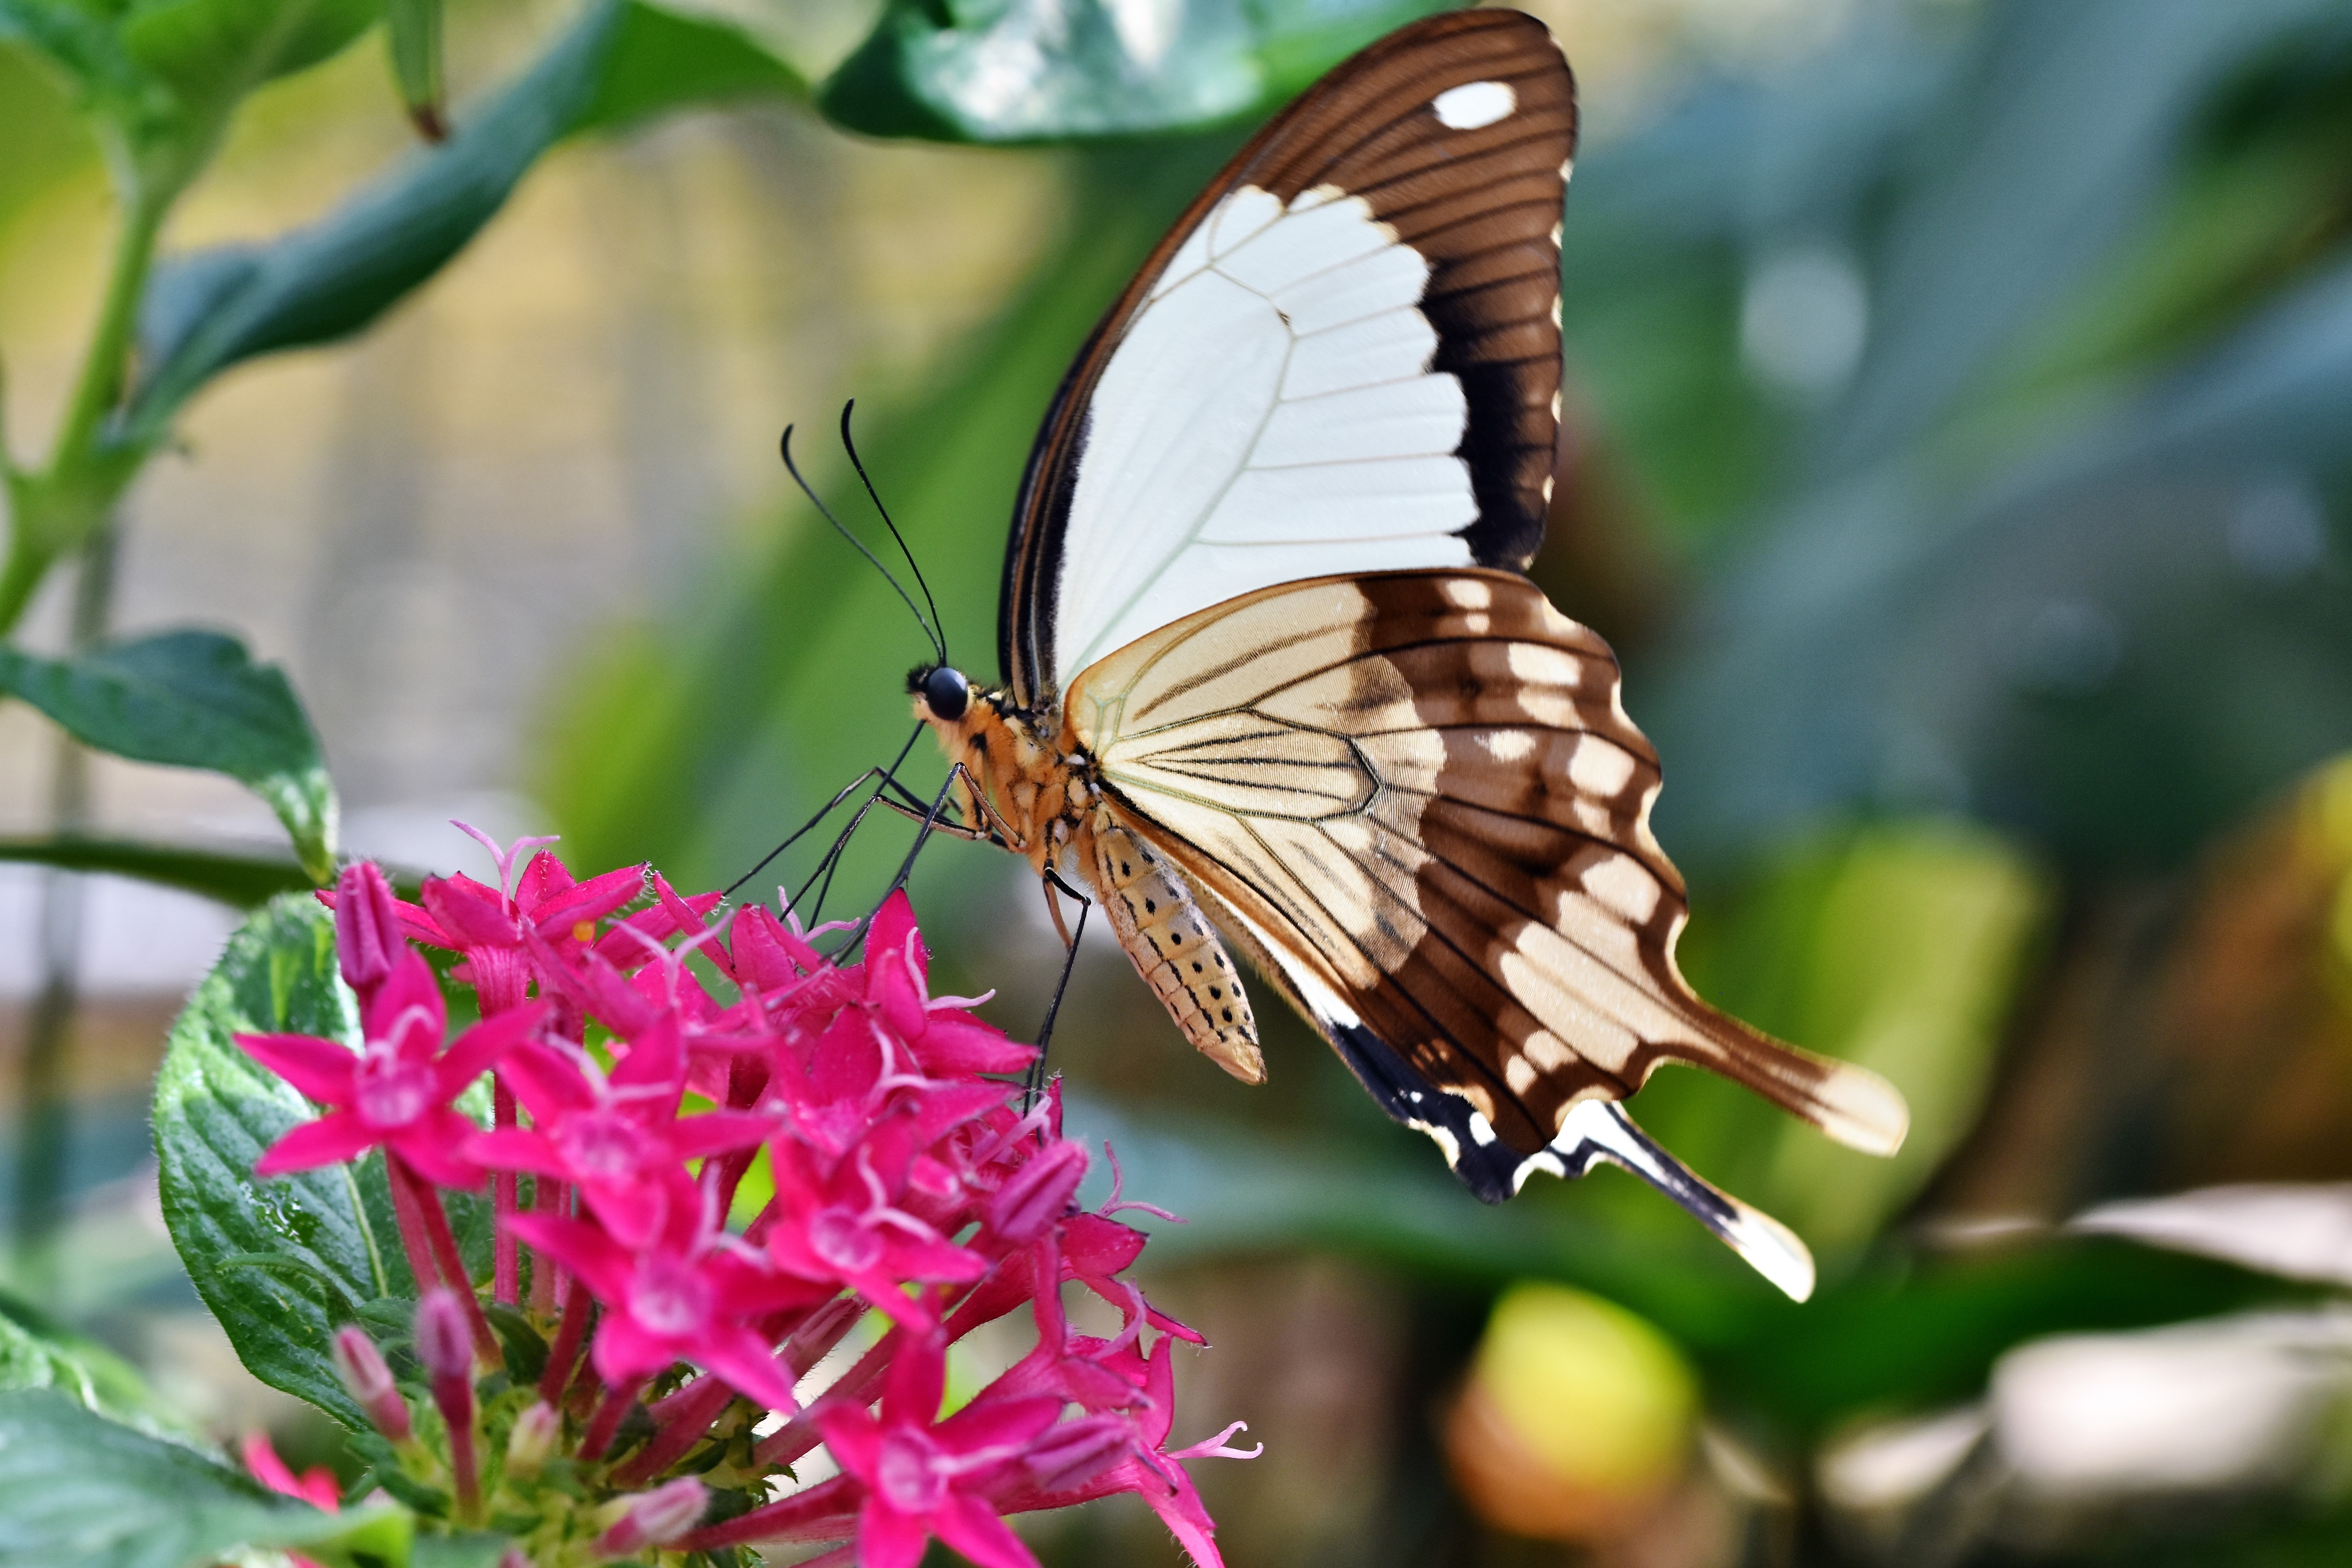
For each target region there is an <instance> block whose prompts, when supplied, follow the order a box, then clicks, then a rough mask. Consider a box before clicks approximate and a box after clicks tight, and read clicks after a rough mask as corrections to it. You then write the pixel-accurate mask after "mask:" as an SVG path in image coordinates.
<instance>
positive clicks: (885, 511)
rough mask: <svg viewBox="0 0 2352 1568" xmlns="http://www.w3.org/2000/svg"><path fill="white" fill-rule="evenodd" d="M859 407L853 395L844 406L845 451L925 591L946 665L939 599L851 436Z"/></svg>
mask: <svg viewBox="0 0 2352 1568" xmlns="http://www.w3.org/2000/svg"><path fill="white" fill-rule="evenodd" d="M856 406H857V399H856V398H854V397H853V398H851V399H850V400H849V401H848V402H846V403H845V404H843V405H841V447H842V450H844V451H845V452H847V453H848V454H849V466H850V467H851V468H856V470H857V481H858V483H860V484H862V485H864V486H865V487H866V499H867V500H871V501H872V502H873V503H874V510H876V511H878V512H880V513H881V514H882V526H883V527H885V528H887V529H888V530H889V531H890V537H891V538H893V539H895V540H897V541H898V553H899V554H901V555H903V556H905V557H906V558H907V570H908V571H909V572H912V573H913V574H915V586H917V587H918V588H920V589H921V590H922V591H923V603H924V604H926V605H929V606H930V607H931V626H932V628H933V629H932V632H931V641H932V642H933V643H934V644H935V645H937V647H939V650H940V663H941V664H945V663H947V661H948V629H947V624H946V623H945V622H943V621H941V620H940V606H939V601H938V600H936V599H934V598H932V597H931V585H930V584H929V583H927V582H925V581H924V580H923V569H922V568H921V567H920V566H919V565H917V564H916V563H915V552H913V551H911V550H909V549H908V548H907V536H906V535H905V534H903V533H900V532H899V531H898V524H897V523H895V522H893V521H890V509H889V508H888V507H887V506H884V505H883V504H882V496H881V493H880V492H879V491H877V490H876V489H875V488H874V481H873V480H872V479H868V478H867V477H866V461H865V459H864V458H860V457H859V456H858V455H857V443H856V442H855V441H853V440H851V439H850V437H849V416H850V412H851V410H853V409H855V408H856Z"/></svg>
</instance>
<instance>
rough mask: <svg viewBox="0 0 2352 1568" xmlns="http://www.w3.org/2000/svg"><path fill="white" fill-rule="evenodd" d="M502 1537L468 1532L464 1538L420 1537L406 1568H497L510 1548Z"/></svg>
mask: <svg viewBox="0 0 2352 1568" xmlns="http://www.w3.org/2000/svg"><path fill="white" fill-rule="evenodd" d="M511 1544H512V1542H509V1540H508V1539H507V1538H506V1537H505V1536H503V1535H492V1534H489V1533H488V1532H487V1531H467V1532H466V1533H465V1534H463V1535H420V1536H418V1537H417V1538H416V1544H415V1547H414V1548H413V1549H412V1551H411V1553H410V1556H409V1559H408V1562H409V1568H498V1564H499V1561H500V1560H501V1559H503V1558H504V1557H505V1556H506V1552H507V1548H508V1547H509V1545H511Z"/></svg>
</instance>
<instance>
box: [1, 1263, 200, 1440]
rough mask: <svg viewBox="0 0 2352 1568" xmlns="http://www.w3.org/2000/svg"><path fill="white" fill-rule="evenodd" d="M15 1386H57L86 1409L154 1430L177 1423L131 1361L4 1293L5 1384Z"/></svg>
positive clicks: (2, 1370)
mask: <svg viewBox="0 0 2352 1568" xmlns="http://www.w3.org/2000/svg"><path fill="white" fill-rule="evenodd" d="M16 1388H54V1389H56V1390H58V1392H59V1393H61V1394H65V1395H67V1396H68V1398H70V1399H72V1400H73V1401H74V1402H75V1403H76V1404H78V1405H80V1406H81V1407H82V1408H83V1409H85V1410H89V1411H93V1412H96V1413H97V1414H99V1415H110V1416H112V1417H114V1418H115V1419H116V1420H119V1421H128V1422H131V1423H133V1424H134V1425H137V1426H141V1427H142V1428H145V1429H147V1430H150V1431H154V1430H159V1429H163V1428H168V1427H170V1426H173V1425H175V1423H173V1421H172V1419H171V1418H170V1417H169V1416H168V1415H165V1413H164V1412H163V1407H162V1406H160V1405H157V1404H156V1403H155V1398H154V1395H153V1394H152V1393H151V1392H150V1391H149V1390H148V1387H147V1384H146V1380H145V1379H143V1378H142V1377H141V1376H140V1375H139V1373H138V1371H137V1369H135V1368H133V1367H132V1366H131V1364H130V1363H128V1362H125V1361H124V1360H122V1358H121V1357H120V1356H118V1355H116V1354H115V1353H114V1352H112V1351H110V1350H108V1349H107V1348H106V1347H105V1346H104V1345H101V1344H100V1343H98V1342H96V1341H94V1340H90V1339H87V1338H84V1337H83V1336H82V1335H80V1334H77V1333H75V1332H73V1331H71V1330H69V1329H67V1328H65V1327H64V1326H63V1325H61V1324H58V1323H56V1322H53V1321H50V1319H49V1318H48V1316H47V1314H46V1313H44V1312H42V1311H41V1310H40V1309H38V1308H37V1307H35V1306H33V1305H32V1304H31V1303H29V1302H26V1301H20V1300H17V1299H16V1297H14V1296H10V1295H6V1294H0V1389H16Z"/></svg>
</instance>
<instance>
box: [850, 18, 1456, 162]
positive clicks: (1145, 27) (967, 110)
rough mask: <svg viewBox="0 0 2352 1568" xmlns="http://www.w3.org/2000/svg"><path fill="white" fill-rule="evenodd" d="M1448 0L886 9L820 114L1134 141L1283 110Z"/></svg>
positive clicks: (882, 124) (937, 127)
mask: <svg viewBox="0 0 2352 1568" xmlns="http://www.w3.org/2000/svg"><path fill="white" fill-rule="evenodd" d="M1445 8H1446V7H1445V5H1444V4H1443V3H1442V0H1321V3H1319V4H1318V3H1317V0H1264V3H1259V4H1248V3H1245V0H1182V3H1181V4H1169V5H1123V4H1114V3H1112V0H1076V3H1074V4H1060V3H1058V0H998V3H994V4H990V3H984V0H983V3H975V0H947V3H944V4H941V3H937V0H889V4H888V5H886V6H885V7H884V8H883V12H882V16H881V18H880V19H879V20H878V21H877V23H876V24H875V27H874V31H873V32H872V33H871V34H870V35H869V36H868V37H866V41H865V42H864V43H863V44H861V45H859V46H858V48H857V51H856V53H855V54H853V55H851V56H850V57H849V58H848V59H846V60H845V61H844V62H843V63H842V65H841V67H840V68H839V69H837V70H836V71H835V73H834V74H833V76H832V77H831V78H829V79H827V80H826V82H825V84H824V89H822V91H821V92H820V93H819V95H818V102H819V105H820V106H821V107H822V108H823V109H824V112H825V114H826V115H827V116H828V117H829V118H830V119H832V120H833V121H834V122H835V123H836V124H838V125H840V126H842V127H843V128H844V129H845V130H850V131H858V132H865V133H866V134H867V135H870V136H920V137H927V138H929V139H931V140H934V141H941V142H1048V141H1063V140H1075V139H1079V138H1087V137H1102V136H1135V135H1143V134H1150V133H1155V132H1170V131H1189V130H1195V129H1198V128H1200V127H1202V126H1208V125H1216V124H1221V123H1223V122H1224V121H1234V120H1240V119H1244V118H1247V117H1250V116H1253V115H1258V114H1263V113H1265V111H1267V110H1272V109H1274V108H1276V106H1278V105H1279V104H1281V103H1282V102H1284V101H1285V100H1287V99H1289V98H1290V97H1291V96H1293V95H1294V94H1296V93H1297V91H1299V89H1302V88H1304V87H1306V86H1307V83H1309V82H1311V81H1313V80H1314V79H1316V78H1317V77H1318V76H1320V75H1322V74H1323V72H1324V71H1326V70H1328V69H1329V68H1331V67H1332V66H1333V65H1336V64H1337V63H1339V61H1340V60H1341V59H1343V58H1346V57H1347V56H1349V55H1350V54H1352V53H1354V52H1355V51H1356V50H1358V49H1360V48H1361V47H1364V46H1365V45H1366V44H1369V43H1370V42H1371V41H1372V40H1373V39H1374V38H1377V37H1380V36H1381V34H1382V33H1385V32H1387V31H1389V30H1390V29H1391V28H1392V27H1396V26H1402V24H1404V23H1406V22H1409V21H1412V19H1413V18H1414V17H1416V16H1426V15H1428V14H1429V13H1430V12H1432V11H1440V10H1444V9H1445Z"/></svg>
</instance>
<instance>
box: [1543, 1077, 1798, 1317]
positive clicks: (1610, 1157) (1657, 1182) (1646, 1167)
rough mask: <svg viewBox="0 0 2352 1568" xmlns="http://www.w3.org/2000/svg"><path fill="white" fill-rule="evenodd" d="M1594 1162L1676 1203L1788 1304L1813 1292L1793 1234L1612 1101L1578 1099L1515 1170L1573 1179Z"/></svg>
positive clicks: (1587, 1169)
mask: <svg viewBox="0 0 2352 1568" xmlns="http://www.w3.org/2000/svg"><path fill="white" fill-rule="evenodd" d="M1602 1160H1606V1161H1608V1162H1609V1163H1611V1164H1612V1165H1619V1166H1622V1167H1623V1168H1624V1169H1626V1170H1628V1171H1631V1172H1632V1173H1633V1174H1635V1175H1637V1176H1639V1177H1641V1178H1642V1180H1643V1181H1645V1182H1647V1183H1649V1184H1650V1185H1652V1186H1654V1187H1655V1188H1657V1189H1658V1191H1660V1192H1662V1193H1664V1194H1666V1196H1668V1197H1670V1198H1672V1199H1674V1200H1675V1202H1676V1203H1678V1204H1680V1205H1682V1206H1683V1207H1684V1208H1685V1209H1687V1210H1689V1211H1690V1214H1691V1216H1692V1217H1693V1218H1694V1219H1696V1220H1697V1221H1698V1222H1699V1223H1700V1224H1701V1225H1703V1226H1706V1228H1707V1229H1709V1230H1711V1231H1713V1232H1715V1234H1716V1235H1717V1237H1720V1238H1721V1239H1722V1241H1723V1242H1724V1244H1725V1245H1726V1246H1727V1247H1730V1248H1731V1250H1732V1251H1734V1252H1737V1253H1738V1254H1739V1256H1740V1257H1742V1258H1746V1259H1747V1260H1748V1263H1749V1265H1751V1266H1752V1267H1753V1268H1755V1270H1756V1271H1757V1272H1758V1273H1759V1274H1761V1275H1763V1276H1764V1278H1765V1279H1769V1280H1770V1281H1772V1283H1773V1284H1775V1285H1778V1286H1779V1287H1780V1289H1783V1290H1785V1291H1787V1292H1788V1294H1789V1297H1790V1300H1796V1301H1801V1300H1804V1299H1805V1298H1806V1297H1808V1296H1810V1295H1811V1294H1812V1293H1813V1255H1812V1254H1811V1252H1809V1251H1807V1250H1806V1248H1805V1244H1804V1243H1803V1242H1801V1241H1800V1240H1798V1239H1797V1237H1796V1234H1795V1233H1794V1232H1793V1231H1791V1230H1790V1229H1789V1227H1788V1226H1784V1225H1782V1224H1781V1223H1780V1221H1779V1220H1777V1219H1774V1218H1773V1217H1772V1216H1771V1215H1768V1214H1766V1213H1764V1212H1763V1211H1761V1210H1760V1209H1753V1208H1750V1207H1748V1205H1746V1204H1743V1203H1741V1202H1740V1201H1739V1200H1738V1198H1735V1197H1733V1196H1732V1195H1731V1194H1728V1193H1726V1192H1722V1191H1719V1190H1718V1189H1717V1188H1716V1187H1715V1186H1713V1185H1711V1184H1709V1183H1707V1182H1706V1180H1705V1179H1704V1178H1703V1177H1701V1176H1700V1175H1699V1174H1698V1173H1696V1172H1695V1171H1693V1170H1692V1169H1691V1168H1690V1167H1689V1166H1687V1165H1685V1164H1684V1163H1682V1162H1681V1161H1680V1160H1677V1159H1675V1157H1674V1156H1673V1155H1672V1154H1669V1153H1668V1152H1666V1151H1665V1150H1664V1148H1663V1147H1661V1146H1660V1145H1659V1144H1658V1143H1657V1142H1656V1141H1655V1140H1654V1139H1652V1138H1651V1136H1650V1135H1649V1134H1648V1133H1646V1132H1644V1131H1642V1130H1641V1129H1640V1128H1639V1127H1637V1126H1635V1125H1634V1124H1633V1118H1632V1117H1631V1116H1628V1115H1626V1114H1625V1108H1624V1107H1623V1106H1622V1105H1620V1104H1618V1103H1617V1102H1616V1101H1615V1100H1579V1101H1578V1102H1577V1103H1576V1104H1574V1105H1573V1106H1571V1107H1570V1108H1569V1111H1568V1114H1567V1115H1566V1116H1565V1117H1563V1118H1562V1119H1561V1121H1560V1129H1559V1137H1557V1138H1555V1139H1553V1140H1552V1142H1551V1146H1550V1147H1549V1149H1546V1150H1544V1151H1543V1152H1541V1153H1538V1154H1537V1155H1535V1156H1534V1157H1533V1158H1531V1159H1529V1160H1528V1162H1527V1164H1526V1165H1523V1166H1522V1167H1521V1171H1522V1172H1523V1173H1524V1172H1525V1171H1527V1170H1528V1168H1529V1167H1533V1168H1535V1169H1538V1170H1549V1171H1551V1172H1552V1173H1554V1174H1555V1175H1561V1176H1580V1175H1583V1174H1584V1173H1586V1172H1587V1171H1590V1170H1591V1169H1592V1167H1593V1166H1594V1165H1595V1164H1597V1163H1600V1162H1601V1161H1602Z"/></svg>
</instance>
